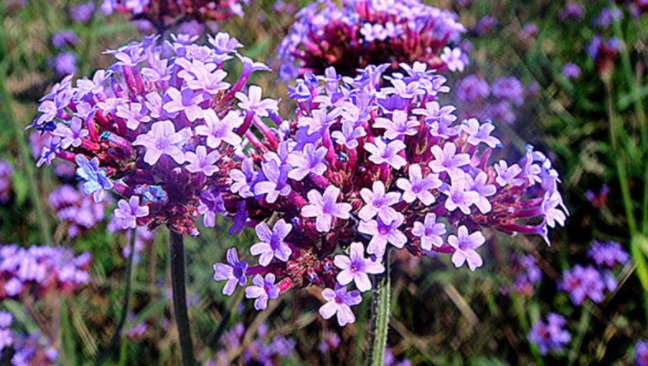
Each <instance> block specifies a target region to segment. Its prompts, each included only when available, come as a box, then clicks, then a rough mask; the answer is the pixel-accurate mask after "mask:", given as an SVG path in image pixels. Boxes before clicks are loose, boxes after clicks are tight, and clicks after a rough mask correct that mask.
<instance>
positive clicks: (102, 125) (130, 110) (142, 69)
mask: <svg viewBox="0 0 648 366" xmlns="http://www.w3.org/2000/svg"><path fill="white" fill-rule="evenodd" d="M172 38H173V42H168V43H166V44H165V45H164V46H160V45H158V44H157V37H145V38H144V40H143V41H142V42H141V43H137V42H134V43H130V44H128V45H126V46H123V47H120V48H119V49H117V50H115V51H106V52H107V53H109V54H112V55H114V57H115V58H116V59H117V62H115V63H114V64H113V65H112V66H111V67H109V68H108V69H107V70H98V71H97V72H95V74H94V76H93V77H92V78H91V79H89V78H83V79H81V80H78V81H77V82H76V86H73V82H72V77H71V76H68V77H66V78H65V79H64V80H63V81H61V82H60V83H59V84H56V85H55V86H54V87H52V89H51V91H50V92H49V93H48V94H47V95H46V96H45V97H43V101H42V103H41V105H40V107H39V111H40V112H41V114H40V115H39V116H38V117H37V118H36V119H35V120H34V122H33V124H32V125H31V126H30V127H32V128H35V129H37V130H39V131H47V133H48V134H49V135H50V136H49V137H48V139H47V142H46V143H45V145H44V146H43V148H42V150H41V154H40V159H39V161H38V165H41V164H49V163H51V162H52V160H53V159H54V158H57V157H58V158H61V159H63V160H67V161H70V162H73V163H75V164H76V166H77V169H76V173H77V175H78V176H79V177H80V179H82V180H83V183H82V190H83V193H85V194H86V195H92V197H93V199H94V201H95V202H101V201H102V200H103V199H104V197H105V196H106V192H107V191H108V190H111V189H112V190H114V191H115V192H116V193H118V194H120V195H121V196H122V197H124V199H122V200H121V201H119V202H118V208H117V209H116V210H115V216H116V217H117V218H118V219H119V223H120V229H129V228H135V227H136V226H143V225H147V224H148V225H149V228H150V229H151V230H152V229H154V228H155V227H157V226H159V225H161V224H167V225H168V226H169V227H171V228H172V230H175V231H176V232H178V233H181V234H183V233H189V234H191V235H197V234H198V230H197V229H196V228H195V226H194V224H193V222H194V219H195V218H196V217H198V216H199V215H203V217H204V221H205V225H206V226H214V217H215V214H216V213H222V212H225V209H224V208H223V207H222V206H223V201H221V200H220V194H219V190H220V189H221V188H220V187H221V186H222V185H224V184H225V183H224V180H226V179H227V178H228V175H227V171H228V169H227V167H228V165H229V164H230V163H231V161H232V160H233V159H234V157H235V156H237V155H239V152H238V151H237V149H238V147H240V145H241V143H242V141H243V138H244V137H245V136H246V135H249V136H248V138H249V139H251V140H254V139H256V137H255V136H254V135H253V134H252V133H251V132H249V127H250V125H252V124H261V123H262V122H261V117H268V116H270V117H271V118H273V119H275V120H278V121H279V122H280V121H281V120H280V119H279V118H278V117H277V116H276V113H275V112H276V110H277V102H276V101H274V100H270V99H263V100H262V99H261V88H260V87H258V86H252V87H250V89H249V93H244V92H242V89H243V87H244V86H245V84H246V82H247V79H248V77H249V76H250V74H251V73H252V72H253V71H256V70H266V69H267V67H266V66H265V65H263V64H261V63H257V62H253V61H252V60H251V59H249V58H247V57H243V56H241V55H240V54H238V52H237V51H236V49H237V48H239V47H241V44H240V43H239V42H238V41H236V39H234V38H230V37H229V35H227V34H226V33H219V34H217V35H216V37H215V38H211V37H210V38H209V42H210V44H211V45H210V46H201V45H197V44H194V43H193V41H194V40H195V38H192V37H188V36H181V35H180V36H177V37H175V36H172ZM163 51H164V52H163ZM167 55H168V56H167ZM234 56H235V57H236V58H238V59H239V60H240V61H241V63H242V71H241V74H240V76H239V78H238V80H236V81H235V82H234V84H231V83H229V82H227V81H225V79H226V77H227V76H228V73H227V72H226V71H225V70H223V66H224V64H225V63H226V62H227V61H228V60H230V59H233V58H234ZM237 99H238V101H239V103H238V106H239V108H237V107H236V105H235V103H236V100H237ZM264 127H265V125H264Z"/></svg>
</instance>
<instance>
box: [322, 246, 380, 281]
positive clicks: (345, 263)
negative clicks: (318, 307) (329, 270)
mask: <svg viewBox="0 0 648 366" xmlns="http://www.w3.org/2000/svg"><path fill="white" fill-rule="evenodd" d="M334 263H335V265H336V266H337V267H338V268H339V269H341V270H342V271H341V272H340V273H338V275H337V281H338V283H339V284H340V285H342V286H346V285H348V284H349V283H351V282H355V285H356V287H357V288H358V290H360V291H361V292H366V291H369V290H371V281H370V280H369V276H368V275H367V274H380V273H383V272H384V271H385V267H383V265H382V264H380V263H379V262H376V261H374V260H373V259H371V258H365V256H364V246H363V245H362V243H352V244H351V246H350V249H349V256H346V255H336V256H335V260H334Z"/></svg>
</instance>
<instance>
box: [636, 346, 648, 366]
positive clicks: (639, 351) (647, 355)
mask: <svg viewBox="0 0 648 366" xmlns="http://www.w3.org/2000/svg"><path fill="white" fill-rule="evenodd" d="M634 354H635V356H634V362H635V365H637V366H648V340H645V339H642V340H640V341H639V342H637V344H635V347H634Z"/></svg>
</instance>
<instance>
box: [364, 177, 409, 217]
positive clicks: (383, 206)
mask: <svg viewBox="0 0 648 366" xmlns="http://www.w3.org/2000/svg"><path fill="white" fill-rule="evenodd" d="M360 196H362V199H363V200H364V201H365V205H364V206H362V209H360V212H359V213H358V216H359V217H360V218H361V219H362V220H364V221H368V220H371V219H372V218H374V217H375V216H376V215H378V217H379V218H380V219H381V220H382V221H383V222H385V223H390V222H392V221H394V220H395V219H396V216H397V212H396V210H394V208H393V207H391V206H392V205H395V204H396V203H398V202H399V201H400V198H401V194H400V193H398V192H389V193H387V194H385V185H384V184H383V182H381V181H376V182H374V183H373V187H372V189H369V188H362V189H361V190H360Z"/></svg>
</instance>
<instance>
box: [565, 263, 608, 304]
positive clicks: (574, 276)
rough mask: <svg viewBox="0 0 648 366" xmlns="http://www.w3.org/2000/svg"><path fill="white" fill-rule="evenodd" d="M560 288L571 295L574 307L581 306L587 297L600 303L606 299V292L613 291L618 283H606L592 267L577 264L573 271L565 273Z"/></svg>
mask: <svg viewBox="0 0 648 366" xmlns="http://www.w3.org/2000/svg"><path fill="white" fill-rule="evenodd" d="M558 288H559V289H560V290H562V291H566V292H568V293H569V298H570V299H571V301H572V302H573V303H574V305H580V304H581V303H582V302H583V300H585V298H587V297H589V298H590V299H591V300H592V301H594V302H596V303H600V302H601V301H603V298H604V297H605V295H604V292H605V290H609V291H613V290H614V289H615V288H616V282H611V283H608V282H606V278H605V277H604V276H603V275H602V274H601V272H599V271H597V270H596V268H594V266H592V265H589V266H587V267H583V266H581V265H580V264H577V265H575V266H574V268H572V269H571V270H568V271H564V272H563V279H562V281H561V282H560V283H558Z"/></svg>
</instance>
